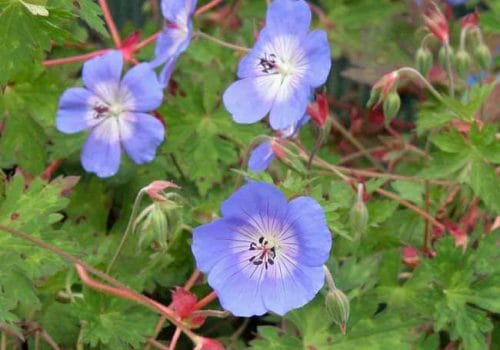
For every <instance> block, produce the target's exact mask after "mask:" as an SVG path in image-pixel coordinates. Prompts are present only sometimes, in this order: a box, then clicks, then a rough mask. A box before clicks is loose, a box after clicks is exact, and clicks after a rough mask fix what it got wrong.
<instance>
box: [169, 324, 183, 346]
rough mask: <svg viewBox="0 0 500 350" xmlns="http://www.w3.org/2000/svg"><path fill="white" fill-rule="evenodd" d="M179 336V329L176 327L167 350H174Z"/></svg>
mask: <svg viewBox="0 0 500 350" xmlns="http://www.w3.org/2000/svg"><path fill="white" fill-rule="evenodd" d="M180 336H181V329H180V328H179V327H177V328H176V329H175V332H174V335H173V337H172V340H171V341H170V345H169V346H168V350H175V347H176V346H177V342H178V341H179V338H180Z"/></svg>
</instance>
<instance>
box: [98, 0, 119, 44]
mask: <svg viewBox="0 0 500 350" xmlns="http://www.w3.org/2000/svg"><path fill="white" fill-rule="evenodd" d="M99 6H101V9H102V14H103V15H104V20H105V21H106V24H107V26H108V28H109V31H110V32H111V37H112V38H113V41H114V42H115V46H116V48H117V49H119V48H121V46H122V41H121V39H120V35H119V34H118V30H117V29H116V24H115V21H113V17H112V16H111V12H110V11H109V7H108V3H107V2H106V0H99Z"/></svg>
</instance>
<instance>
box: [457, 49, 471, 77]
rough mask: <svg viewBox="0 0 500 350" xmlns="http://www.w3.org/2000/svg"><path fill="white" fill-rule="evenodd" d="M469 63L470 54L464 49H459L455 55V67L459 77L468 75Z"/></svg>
mask: <svg viewBox="0 0 500 350" xmlns="http://www.w3.org/2000/svg"><path fill="white" fill-rule="evenodd" d="M470 65H471V58H470V55H469V54H468V53H467V51H465V50H459V51H458V52H457V55H456V57H455V67H456V69H457V73H458V75H459V76H460V77H461V78H463V79H465V78H466V77H467V76H468V75H469V70H470Z"/></svg>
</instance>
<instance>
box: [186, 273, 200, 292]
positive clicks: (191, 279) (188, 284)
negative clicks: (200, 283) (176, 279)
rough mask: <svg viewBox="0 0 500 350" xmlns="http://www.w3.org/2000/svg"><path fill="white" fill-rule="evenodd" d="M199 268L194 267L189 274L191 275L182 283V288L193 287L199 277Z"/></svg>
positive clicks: (188, 288)
mask: <svg viewBox="0 0 500 350" xmlns="http://www.w3.org/2000/svg"><path fill="white" fill-rule="evenodd" d="M200 274H201V273H200V270H198V269H195V270H194V271H193V273H192V274H191V277H189V279H188V280H187V282H186V284H185V285H184V289H185V290H187V291H189V290H190V289H191V288H193V286H194V284H195V283H196V281H197V280H198V278H200Z"/></svg>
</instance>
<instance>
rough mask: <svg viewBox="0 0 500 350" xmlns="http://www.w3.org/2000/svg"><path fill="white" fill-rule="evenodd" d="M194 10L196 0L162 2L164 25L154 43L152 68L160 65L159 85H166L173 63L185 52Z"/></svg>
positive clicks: (189, 40)
mask: <svg viewBox="0 0 500 350" xmlns="http://www.w3.org/2000/svg"><path fill="white" fill-rule="evenodd" d="M195 9H196V0H162V2H161V11H162V14H163V17H164V18H165V21H166V24H165V28H164V29H163V31H162V32H161V33H160V35H159V36H158V40H157V42H156V50H155V56H156V57H155V59H154V60H153V61H152V62H151V63H150V64H151V66H152V67H155V68H156V67H158V66H161V65H162V64H165V65H164V66H163V69H162V71H161V73H160V83H161V84H162V85H163V86H167V85H168V81H169V80H170V76H171V75H172V71H173V70H174V66H175V62H177V59H178V58H179V56H180V55H181V54H182V53H183V52H184V51H186V49H187V48H188V46H189V43H190V42H191V38H192V37H193V22H192V17H193V13H194V10H195Z"/></svg>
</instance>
